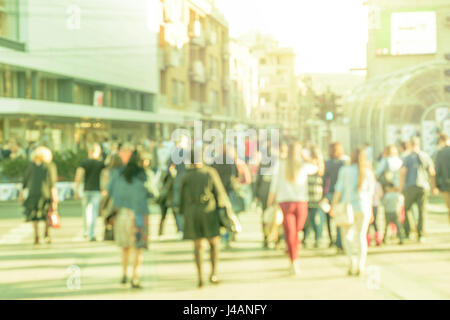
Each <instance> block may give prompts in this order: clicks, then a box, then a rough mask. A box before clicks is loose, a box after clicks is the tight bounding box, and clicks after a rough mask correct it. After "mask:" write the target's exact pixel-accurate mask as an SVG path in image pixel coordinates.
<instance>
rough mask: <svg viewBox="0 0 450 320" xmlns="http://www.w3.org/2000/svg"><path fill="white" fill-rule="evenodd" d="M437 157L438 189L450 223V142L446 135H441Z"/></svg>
mask: <svg viewBox="0 0 450 320" xmlns="http://www.w3.org/2000/svg"><path fill="white" fill-rule="evenodd" d="M438 144H439V151H438V152H437V155H436V187H437V188H438V190H439V191H440V192H441V193H442V195H443V196H444V200H445V203H446V204H447V210H448V221H449V223H450V140H449V138H448V136H447V135H446V134H445V133H442V134H440V135H439V140H438Z"/></svg>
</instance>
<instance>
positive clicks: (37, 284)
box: [0, 198, 450, 300]
mask: <svg viewBox="0 0 450 320" xmlns="http://www.w3.org/2000/svg"><path fill="white" fill-rule="evenodd" d="M428 208H429V211H430V214H429V215H428V221H427V231H428V232H427V242H426V243H425V244H418V243H417V242H415V241H412V240H409V241H406V243H405V244H404V245H403V246H399V245H397V244H396V242H392V243H391V244H387V245H385V246H383V247H380V248H376V247H371V248H370V250H369V256H368V266H369V277H368V278H349V277H347V276H346V271H347V269H346V267H347V266H346V259H345V256H344V255H337V256H336V254H335V253H336V251H335V249H328V248H327V243H323V246H322V248H319V249H309V248H302V249H301V252H300V261H301V267H302V273H301V275H299V276H297V277H291V276H289V275H288V272H287V270H288V265H289V262H288V259H287V257H286V256H285V254H284V246H282V248H280V249H279V250H278V251H275V250H264V249H262V245H261V241H260V239H261V233H260V217H259V216H257V215H256V214H246V215H242V216H241V220H242V224H243V233H242V234H240V235H239V236H238V238H237V242H236V244H234V246H233V249H232V250H229V251H222V252H221V255H220V264H219V275H220V277H221V280H222V283H221V284H220V285H219V286H212V285H207V286H206V287H205V288H204V289H201V290H198V289H197V288H196V273H195V267H194V262H193V254H192V244H191V243H190V242H183V241H177V240H176V234H175V227H174V221H173V218H172V216H169V221H168V222H169V223H168V225H167V226H166V233H167V236H166V237H165V238H163V239H158V237H155V235H156V230H157V227H158V222H159V214H158V213H157V212H156V213H155V214H152V216H151V231H152V237H151V244H150V249H149V250H148V251H147V252H146V253H145V254H144V266H143V268H142V278H141V282H142V285H143V287H144V288H143V289H142V290H137V291H136V290H133V289H129V288H121V286H120V284H119V281H120V276H121V269H120V254H119V249H118V248H117V247H116V246H115V245H114V244H113V243H110V242H101V241H100V242H95V243H91V242H87V241H85V240H84V239H83V238H82V237H81V235H82V233H81V232H80V231H81V209H80V205H79V203H78V202H76V201H68V202H64V203H62V204H61V206H60V214H61V217H62V228H61V229H59V230H52V234H53V243H52V244H51V245H46V244H41V245H40V246H37V247H34V246H33V245H32V241H33V240H32V230H31V225H30V224H25V223H24V222H23V218H22V215H21V208H20V207H19V205H18V204H17V203H13V202H4V203H0V248H1V250H0V299H189V300H192V299H227V300H229V299H231V300H234V299H450V225H449V223H448V217H447V211H446V208H445V205H444V204H443V202H442V200H441V198H433V199H431V201H430V204H429V205H428ZM99 229H100V228H99ZM324 236H325V238H326V236H327V235H326V232H325V233H324ZM394 243H395V244H394ZM208 256H209V253H208V252H207V250H206V249H205V255H204V258H205V264H204V268H205V278H206V277H207V276H208V274H209V263H208V261H207V259H208ZM77 267H78V268H79V270H80V271H81V277H80V280H81V282H80V283H79V288H77V286H76V285H75V286H73V284H74V283H75V284H76V282H73V281H71V279H72V278H73V277H74V276H76V271H77V270H78V269H77Z"/></svg>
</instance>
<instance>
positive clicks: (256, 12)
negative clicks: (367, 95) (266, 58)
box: [216, 0, 367, 73]
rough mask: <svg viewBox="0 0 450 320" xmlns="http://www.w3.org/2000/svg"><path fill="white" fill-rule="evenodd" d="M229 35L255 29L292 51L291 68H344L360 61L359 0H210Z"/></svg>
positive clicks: (362, 21) (362, 19) (363, 25)
mask: <svg viewBox="0 0 450 320" xmlns="http://www.w3.org/2000/svg"><path fill="white" fill-rule="evenodd" d="M216 3H217V6H218V7H219V8H220V9H221V11H222V12H223V13H224V14H225V16H226V18H227V20H228V22H229V25H230V34H231V36H232V37H236V36H239V35H241V34H245V33H247V32H248V31H249V30H261V31H263V32H265V33H270V34H272V35H274V36H275V37H276V38H277V39H278V40H279V41H280V44H281V45H286V46H290V47H293V48H294V50H295V52H296V53H297V66H296V67H297V72H319V73H321V72H349V70H350V69H351V68H361V67H365V66H366V43H367V6H364V5H363V0H340V1H338V0H216Z"/></svg>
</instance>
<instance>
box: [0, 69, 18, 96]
mask: <svg viewBox="0 0 450 320" xmlns="http://www.w3.org/2000/svg"><path fill="white" fill-rule="evenodd" d="M16 88H17V79H16V75H15V73H14V72H12V71H9V70H1V69H0V97H6V98H15V97H17V90H16Z"/></svg>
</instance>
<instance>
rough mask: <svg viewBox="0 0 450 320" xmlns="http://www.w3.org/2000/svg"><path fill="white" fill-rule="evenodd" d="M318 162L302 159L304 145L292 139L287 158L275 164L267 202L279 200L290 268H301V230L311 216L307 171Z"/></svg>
mask: <svg viewBox="0 0 450 320" xmlns="http://www.w3.org/2000/svg"><path fill="white" fill-rule="evenodd" d="M317 171H318V168H317V166H315V165H312V164H308V163H305V162H304V161H303V159H302V145H301V144H300V143H299V142H293V143H291V144H290V145H289V148H288V155H287V159H286V160H282V161H280V162H279V165H278V166H277V167H276V168H275V170H274V174H273V179H272V183H271V186H270V192H269V197H268V203H267V204H268V206H271V205H273V204H274V203H275V202H277V203H279V205H280V207H281V210H282V211H283V216H284V222H283V227H284V233H285V237H286V244H287V247H288V252H289V257H290V260H291V272H292V273H293V274H296V273H298V272H299V265H298V244H299V240H298V232H299V231H301V230H302V229H303V226H304V224H305V221H306V218H307V216H308V175H310V174H315V173H317Z"/></svg>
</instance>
